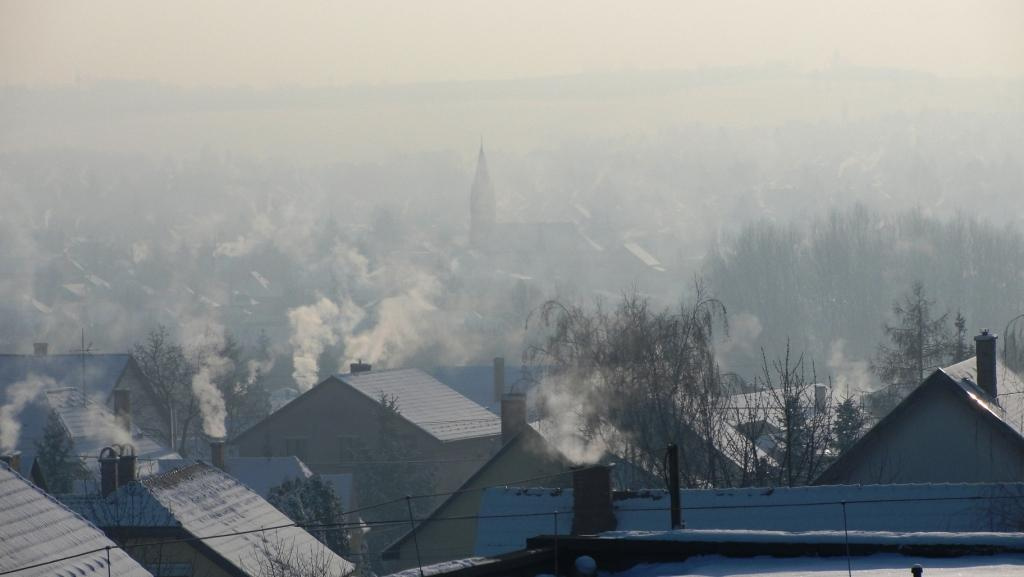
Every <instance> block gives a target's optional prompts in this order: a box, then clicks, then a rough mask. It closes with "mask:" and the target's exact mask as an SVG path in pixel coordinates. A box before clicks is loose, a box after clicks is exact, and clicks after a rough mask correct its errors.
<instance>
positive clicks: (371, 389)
mask: <svg viewBox="0 0 1024 577" xmlns="http://www.w3.org/2000/svg"><path fill="white" fill-rule="evenodd" d="M383 400H388V401H391V400H393V401H394V402H395V404H396V405H397V410H398V416H399V418H398V419H396V420H397V422H398V424H397V426H398V427H399V431H398V434H399V436H401V437H402V438H404V439H406V442H408V443H409V444H410V447H409V448H410V452H412V453H415V454H416V455H418V456H419V458H420V459H422V460H424V461H443V462H445V466H444V467H442V468H441V469H440V470H439V474H438V477H437V487H438V490H442V491H443V490H448V489H452V488H455V487H457V486H458V485H459V484H461V483H462V481H464V480H465V479H466V477H468V476H469V475H470V474H472V473H473V471H474V470H476V468H477V467H479V465H480V463H482V462H484V461H485V460H487V459H488V458H489V457H490V456H491V454H493V453H494V452H495V451H496V450H497V449H498V448H499V444H500V429H501V421H500V419H499V418H498V417H497V416H495V415H494V414H493V413H491V412H489V411H487V409H484V408H483V407H481V406H480V405H478V404H476V403H474V402H473V401H471V400H469V399H467V398H466V397H464V396H462V395H460V394H459V393H457V392H455V391H454V390H452V389H451V388H449V387H447V386H445V385H443V384H442V383H440V382H439V381H437V380H436V379H434V378H433V377H431V376H430V375H428V374H427V373H425V372H423V371H421V370H419V369H396V370H385V371H374V370H370V367H369V365H361V364H353V371H352V372H351V373H347V374H340V375H334V376H332V377H330V378H328V379H326V380H324V381H323V382H321V383H320V384H318V385H316V386H315V387H313V388H312V389H310V390H309V391H306V392H305V393H303V394H302V395H301V396H299V397H298V398H296V399H294V400H293V401H291V402H290V403H288V404H286V405H284V406H283V407H281V408H280V409H279V410H277V411H276V412H274V413H272V414H270V416H268V417H267V418H265V419H264V420H263V421H261V422H259V423H257V424H256V425H254V426H253V427H252V428H250V429H249V430H247V431H245V432H243V433H242V434H240V435H239V436H237V437H236V438H235V439H234V440H232V442H231V444H232V446H233V448H234V451H235V452H237V454H238V455H240V456H243V457H271V456H287V455H294V456H296V457H298V458H300V459H301V460H302V461H303V462H305V463H307V464H308V465H309V467H310V469H312V470H313V471H314V472H316V473H323V474H326V473H347V472H352V470H353V468H354V466H355V465H358V464H359V462H360V461H361V460H363V459H365V458H366V455H367V454H368V451H372V450H373V449H374V448H376V447H377V446H378V442H379V435H380V427H381V418H380V416H381V414H382V413H381V411H382V410H383V406H382V401H383Z"/></svg>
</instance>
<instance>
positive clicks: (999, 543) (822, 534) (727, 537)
mask: <svg viewBox="0 0 1024 577" xmlns="http://www.w3.org/2000/svg"><path fill="white" fill-rule="evenodd" d="M600 538H602V539H627V540H637V541H688V542H702V543H708V542H711V543H726V542H728V543H843V542H844V541H845V540H846V539H847V535H846V534H845V533H843V532H842V531H805V532H789V531H737V530H718V531H715V530H692V529H682V530H678V531H609V532H607V533H601V535H600ZM849 541H850V543H854V544H872V545H976V546H996V547H1012V548H1016V549H1018V550H1019V549H1024V533H939V532H930V533H897V532H892V531H850V532H849ZM1022 575H1024V573H1022Z"/></svg>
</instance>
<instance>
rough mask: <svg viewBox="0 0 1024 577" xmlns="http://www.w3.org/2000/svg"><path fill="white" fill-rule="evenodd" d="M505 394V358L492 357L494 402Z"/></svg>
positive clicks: (498, 401)
mask: <svg viewBox="0 0 1024 577" xmlns="http://www.w3.org/2000/svg"><path fill="white" fill-rule="evenodd" d="M504 394H505V357H494V402H495V403H500V402H501V397H502V396H503V395H504Z"/></svg>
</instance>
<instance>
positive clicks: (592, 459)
mask: <svg viewBox="0 0 1024 577" xmlns="http://www.w3.org/2000/svg"><path fill="white" fill-rule="evenodd" d="M568 378H570V377H567V376H564V375H563V376H561V377H546V378H545V379H544V380H543V381H542V382H541V383H540V384H539V385H538V386H537V389H536V398H537V403H538V405H539V406H540V407H541V409H542V413H543V414H544V415H547V418H545V419H543V420H542V421H541V422H540V423H539V424H538V430H539V431H540V433H541V434H542V435H543V436H544V439H545V440H546V441H547V442H548V444H549V445H550V446H551V447H553V448H554V449H557V450H558V451H559V452H560V453H561V454H562V455H564V456H565V457H566V458H568V459H569V460H570V461H572V462H574V463H575V464H578V465H590V464H594V463H597V462H599V461H600V460H601V459H602V458H603V457H604V456H605V455H607V454H609V453H610V452H612V450H611V448H610V446H609V439H610V438H612V437H614V436H615V435H613V433H614V432H613V431H592V430H587V427H586V424H587V422H588V420H589V419H588V417H590V416H592V415H593V414H594V411H595V410H596V409H595V407H591V406H588V405H587V403H586V400H585V399H587V398H589V395H586V394H579V393H578V389H577V388H576V387H569V386H564V385H566V383H565V379H568ZM575 385H579V383H575Z"/></svg>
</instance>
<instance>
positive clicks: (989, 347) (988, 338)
mask: <svg viewBox="0 0 1024 577" xmlns="http://www.w3.org/2000/svg"><path fill="white" fill-rule="evenodd" d="M997 338H998V337H996V335H993V334H991V333H989V332H988V329H982V331H981V334H980V335H978V336H976V337H974V348H975V350H976V351H977V352H976V353H975V355H976V356H975V360H976V362H977V363H978V381H977V382H978V386H979V387H981V390H983V391H985V392H986V393H987V394H988V396H989V397H992V399H993V400H995V399H997V398H998V396H999V386H998V383H997V378H996V340H997Z"/></svg>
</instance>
